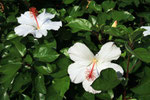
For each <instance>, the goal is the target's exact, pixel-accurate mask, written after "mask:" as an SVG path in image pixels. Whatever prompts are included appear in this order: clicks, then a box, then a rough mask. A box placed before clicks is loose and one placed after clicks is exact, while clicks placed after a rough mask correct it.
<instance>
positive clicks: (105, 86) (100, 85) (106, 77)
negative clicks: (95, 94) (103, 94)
mask: <svg viewBox="0 0 150 100" xmlns="http://www.w3.org/2000/svg"><path fill="white" fill-rule="evenodd" d="M119 83H120V80H119V79H118V77H117V74H116V72H115V71H114V70H113V69H110V68H109V69H106V70H103V71H102V72H101V74H100V77H98V78H97V79H96V80H95V81H94V82H93V84H92V87H93V88H94V89H96V90H104V91H106V90H110V89H113V88H114V87H116V86H117V85H118V84H119Z"/></svg>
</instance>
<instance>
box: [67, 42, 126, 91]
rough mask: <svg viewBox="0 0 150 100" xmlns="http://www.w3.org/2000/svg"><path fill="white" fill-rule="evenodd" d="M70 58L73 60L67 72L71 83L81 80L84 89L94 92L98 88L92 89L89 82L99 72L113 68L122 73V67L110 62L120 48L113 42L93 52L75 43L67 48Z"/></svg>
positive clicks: (114, 58) (115, 58) (91, 81)
mask: <svg viewBox="0 0 150 100" xmlns="http://www.w3.org/2000/svg"><path fill="white" fill-rule="evenodd" d="M68 53H69V56H70V58H71V59H72V60H73V61H74V63H73V64H71V65H69V67H68V73H69V76H70V79H71V81H72V82H73V83H75V84H78V83H81V82H82V86H83V88H84V89H85V91H87V92H90V93H93V94H96V93H100V92H101V91H100V90H94V89H93V88H92V87H91V84H92V83H93V82H94V80H95V79H96V78H98V77H99V75H100V72H101V71H102V70H104V69H107V68H113V69H114V70H115V71H116V72H117V73H121V74H122V75H123V72H124V71H123V69H122V67H121V66H119V65H118V64H115V63H112V62H111V61H112V60H117V59H118V58H119V57H120V55H121V50H120V48H118V47H117V46H116V45H115V44H114V43H113V42H108V43H106V44H104V45H103V46H102V47H101V50H100V51H99V52H98V53H97V54H96V55H95V56H94V54H93V53H92V52H91V51H90V50H89V49H88V48H87V46H86V45H84V44H82V43H76V44H74V45H73V46H72V47H70V48H69V50H68Z"/></svg>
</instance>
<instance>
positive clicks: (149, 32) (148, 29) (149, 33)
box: [141, 26, 150, 36]
mask: <svg viewBox="0 0 150 100" xmlns="http://www.w3.org/2000/svg"><path fill="white" fill-rule="evenodd" d="M141 28H144V29H146V31H144V32H143V35H144V36H147V35H150V26H142V27H141Z"/></svg>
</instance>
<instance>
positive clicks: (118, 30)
mask: <svg viewBox="0 0 150 100" xmlns="http://www.w3.org/2000/svg"><path fill="white" fill-rule="evenodd" d="M104 32H105V33H106V34H110V35H112V36H116V37H121V38H124V39H127V38H128V35H127V34H128V33H129V32H130V31H129V30H128V28H126V27H125V26H124V25H118V26H117V27H115V28H114V27H111V26H105V27H104Z"/></svg>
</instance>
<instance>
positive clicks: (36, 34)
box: [33, 29, 47, 38]
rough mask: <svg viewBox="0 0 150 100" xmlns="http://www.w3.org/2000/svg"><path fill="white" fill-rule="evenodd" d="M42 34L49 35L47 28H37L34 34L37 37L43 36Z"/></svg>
mask: <svg viewBox="0 0 150 100" xmlns="http://www.w3.org/2000/svg"><path fill="white" fill-rule="evenodd" d="M42 35H44V36H46V35H47V31H46V30H41V29H39V30H36V31H35V32H33V36H34V37H36V38H41V37H42Z"/></svg>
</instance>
